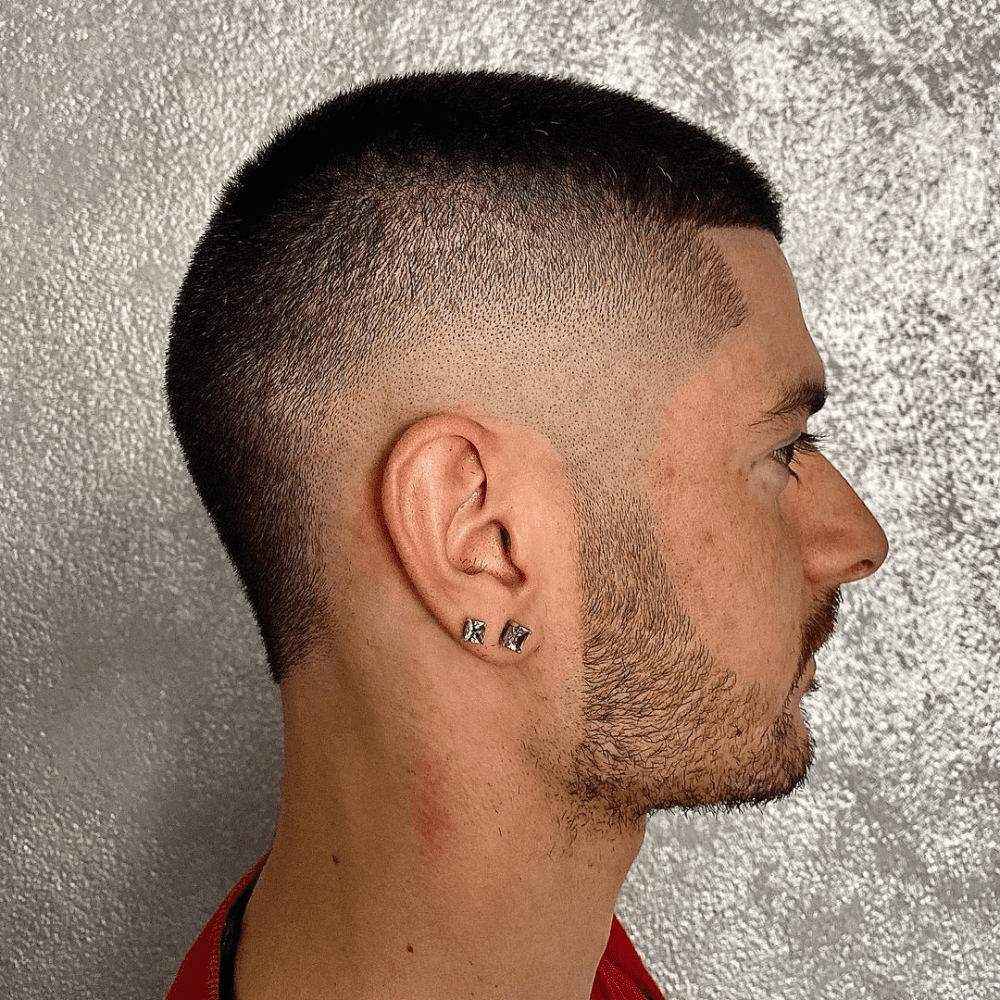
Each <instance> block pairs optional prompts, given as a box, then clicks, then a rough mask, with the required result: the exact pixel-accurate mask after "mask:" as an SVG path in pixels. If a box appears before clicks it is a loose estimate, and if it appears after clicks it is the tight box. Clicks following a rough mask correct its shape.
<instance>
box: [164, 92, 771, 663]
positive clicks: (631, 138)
mask: <svg viewBox="0 0 1000 1000" xmlns="http://www.w3.org/2000/svg"><path fill="white" fill-rule="evenodd" d="M456 192H458V193H459V194H460V195H461V197H456ZM636 216H641V217H645V218H649V219H652V220H654V222H655V223H656V225H657V226H658V227H660V229H662V230H664V231H666V230H669V229H670V228H671V227H674V228H676V227H681V226H685V225H686V226H689V227H693V228H694V229H700V228H703V227H709V226H713V227H715V226H719V227H737V226H739V227H751V228H756V229H761V230H765V231H767V232H770V233H772V234H773V235H774V236H775V237H776V238H777V239H778V240H780V239H781V211H780V206H779V203H778V200H777V198H776V196H775V194H774V192H773V191H772V189H771V187H770V185H769V184H768V182H767V181H766V180H765V178H764V177H763V176H762V175H761V173H760V172H759V171H758V170H757V169H756V167H754V166H753V164H751V163H750V162H749V160H747V159H746V158H745V157H744V156H743V155H742V154H741V153H739V152H738V151H736V150H735V149H733V148H732V147H731V146H729V145H727V144H726V143H724V142H722V141H721V140H719V139H717V138H715V137H714V136H712V135H710V134H709V133H708V132H706V131H705V130H704V129H702V128H699V127H698V126H696V125H693V124H691V123H689V122H687V121H684V120H683V119H681V118H679V117H677V116H675V115H673V114H671V113H669V112H667V111H663V110H661V109H659V108H656V107H655V106H653V105H652V104H649V103H647V102H646V101H643V100H641V99H639V98H637V97H634V96H630V95H626V94H622V93H618V92H615V91H613V90H609V89H606V88H602V87H598V86H594V85H592V84H587V83H581V82H576V81H572V80H564V79H547V78H541V77H536V76H530V75H526V74H520V73H501V72H472V73H459V72H454V73H450V72H449V73H418V74H413V75H409V76H404V77H399V78H394V79H389V80H382V81H378V82H374V83H370V84H367V85H365V86H362V87H360V88H358V89H355V90H353V91H351V92H348V93H345V94H341V95H340V96H338V97H335V98H333V99H332V100H330V101H328V102H326V103H324V104H321V105H319V106H318V107H316V108H314V109H313V110H311V111H309V112H307V113H305V114H303V115H301V116H300V117H299V118H297V119H296V120H295V121H293V122H292V123H291V124H290V125H289V126H287V127H286V128H285V129H283V130H282V131H281V132H279V133H278V134H277V135H276V136H275V137H274V138H273V139H272V140H271V141H270V142H269V143H268V144H267V145H265V146H264V147H263V148H262V149H261V150H260V151H258V152H257V153H256V154H255V155H254V156H253V157H252V158H251V159H250V160H249V161H248V162H247V163H246V164H244V166H243V167H242V168H241V169H240V170H239V171H238V173H237V174H236V175H235V177H234V178H233V179H232V180H231V181H230V182H229V183H228V184H227V186H226V188H225V190H224V192H223V194H222V197H221V200H220V202H219V205H218V207H217V209H216V211H215V214H214V215H213V217H212V220H211V222H210V224H209V226H208V229H207V231H206V232H205V234H204V235H203V237H202V238H201V240H200V242H199V243H198V246H197V248H196V250H195V252H194V256H193V259H192V262H191V266H190V269H189V271H188V274H187V277H186V279H185V281H184V284H183V286H182V288H181V290H180V293H179V295H178V299H177V303H176V307H175V312H174V317H173V325H172V331H171V339H170V345H169V349H168V356H167V372H166V389H167V395H168V401H169V406H170V413H171V417H172V419H173V421H174V426H175V428H176V432H177V436H178V439H179V441H180V443H181V446H182V448H183V450H184V454H185V457H186V459H187V463H188V467H189V469H190V472H191V475H192V477H193V479H194V482H195V484H196V486H197V488H198V491H199V493H200V495H201V498H202V500H203V502H204V504H205V507H206V509H207V510H208V512H209V514H210V515H211V517H212V520H213V521H214V523H215V526H216V528H217V530H218V532H219V535H220V537H221V539H222V541H223V543H224V545H225V547H226V550H227V552H228V554H229V556H230V559H231V560H232V562H233V564H234V566H235V567H236V569H237V571H238V573H239V575H240V579H241V581H242V583H243V586H244V589H245V591H246V594H247V596H248V599H249V601H250V604H251V606H252V608H253V610H254V613H255V615H256V618H257V622H258V625H259V627H260V631H261V635H262V638H263V640H264V644H265V647H266V649H267V654H268V659H269V662H270V665H271V669H272V672H273V674H274V676H275V678H276V679H280V677H281V676H283V674H284V673H285V672H286V671H287V670H288V669H289V668H290V667H292V666H293V665H294V664H295V662H296V661H297V660H299V659H300V658H301V657H302V656H303V654H304V653H305V652H306V651H307V650H308V649H309V647H310V643H311V642H313V641H314V640H315V638H316V636H317V629H318V628H319V621H320V617H321V616H322V615H323V614H324V612H325V610H328V609H326V608H325V605H324V599H323V598H322V597H321V592H322V588H321V587H320V581H319V579H318V576H317V574H318V567H317V559H316V553H315V551H314V549H313V546H314V543H313V541H312V534H311V525H312V524H313V521H314V513H313V512H312V511H311V510H310V509H309V504H308V501H307V498H306V494H307V489H306V483H305V480H304V473H303V470H302V468H301V463H300V462H299V461H298V460H297V453H298V452H299V451H301V446H302V441H301V440H300V436H301V434H302V430H301V421H298V422H297V420H296V419H293V417H302V416H303V415H305V414H307V413H308V411H309V409H310V407H311V406H312V405H313V404H314V403H315V400H316V398H317V393H320V392H336V391H342V390H344V389H347V388H349V387H351V386H354V385H357V384H359V381H361V382H363V381H364V379H365V378H366V377H367V374H366V373H367V371H368V369H367V368H366V365H367V364H368V363H369V362H370V360H371V359H372V357H373V354H375V353H377V351H378V349H379V348H380V347H384V345H385V342H386V341H387V339H391V338H396V340H397V341H398V340H403V339H405V338H406V336H407V321H406V317H407V316H408V315H409V313H408V311H407V310H408V308H410V306H412V304H413V303H414V302H416V301H417V300H420V301H421V302H422V303H423V304H425V305H426V304H427V303H428V302H431V303H433V301H434V298H435V293H438V294H440V292H441V289H442V288H443V287H444V285H445V284H447V285H448V287H449V289H452V287H453V282H455V281H457V282H459V284H461V281H463V280H465V281H466V286H464V287H481V286H484V285H486V284H488V283H489V282H490V281H503V280H505V277H504V276H505V274H507V273H509V272H510V271H511V269H512V268H514V267H515V266H516V267H517V268H520V269H521V270H523V269H524V268H528V269H530V268H531V267H532V266H534V264H533V259H532V256H533V253H534V250H533V249H532V248H535V247H538V246H539V245H541V243H540V237H539V233H543V234H544V236H545V238H546V239H547V240H548V241H549V242H551V239H552V238H553V234H555V238H561V239H562V241H563V242H564V243H566V244H574V245H575V246H573V247H569V246H567V249H566V253H567V254H568V255H569V256H571V257H572V256H573V255H574V254H575V255H577V257H581V258H582V255H584V254H589V255H590V259H591V261H592V260H593V257H594V247H595V246H596V245H597V244H598V243H599V240H600V238H599V237H598V236H596V235H594V233H597V232H598V231H613V230H617V229H627V228H628V225H627V220H629V219H630V218H632V217H636ZM501 217H502V218H503V219H504V220H505V224H506V225H507V226H508V231H509V229H510V227H513V230H514V231H515V232H516V233H518V234H523V239H522V238H521V236H518V237H517V238H516V239H513V240H510V239H499V238H495V237H493V236H491V234H490V232H489V231H488V230H489V222H490V220H491V219H493V218H498V219H499V218H501ZM567 219H568V220H571V221H570V222H566V221H565V220H567ZM560 220H563V221H560ZM588 220H589V221H588ZM557 249H558V248H557ZM588 267H590V263H589V262H588ZM463 275H464V276H465V277H464V278H463ZM469 276H474V277H475V280H474V281H471V283H470V281H469V280H468V279H469ZM317 296H319V298H317ZM317 302H319V303H320V304H321V308H319V307H318V306H317Z"/></svg>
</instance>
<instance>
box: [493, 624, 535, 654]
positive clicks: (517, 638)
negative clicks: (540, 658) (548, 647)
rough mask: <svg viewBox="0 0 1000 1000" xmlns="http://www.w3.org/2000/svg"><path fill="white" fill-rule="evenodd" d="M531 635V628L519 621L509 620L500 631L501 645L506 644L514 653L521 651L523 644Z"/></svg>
mask: <svg viewBox="0 0 1000 1000" xmlns="http://www.w3.org/2000/svg"><path fill="white" fill-rule="evenodd" d="M529 635H531V629H530V628H525V627H524V626H523V625H518V624H517V622H507V624H506V625H504V627H503V631H502V632H501V633H500V645H501V646H506V647H507V648H508V649H509V650H511V651H512V652H514V653H520V652H521V646H522V644H523V643H524V640H525V639H527V638H528V636H529Z"/></svg>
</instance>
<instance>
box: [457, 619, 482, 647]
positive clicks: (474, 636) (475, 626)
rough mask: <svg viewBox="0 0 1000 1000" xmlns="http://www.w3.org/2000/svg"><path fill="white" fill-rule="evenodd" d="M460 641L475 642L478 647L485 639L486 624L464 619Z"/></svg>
mask: <svg viewBox="0 0 1000 1000" xmlns="http://www.w3.org/2000/svg"><path fill="white" fill-rule="evenodd" d="M462 639H463V640H464V641H465V642H476V643H479V644H480V645H482V644H483V642H484V641H485V639H486V622H479V621H476V619H475V618H466V619H465V624H464V625H463V626H462Z"/></svg>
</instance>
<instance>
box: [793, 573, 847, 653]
mask: <svg viewBox="0 0 1000 1000" xmlns="http://www.w3.org/2000/svg"><path fill="white" fill-rule="evenodd" d="M839 611H840V588H839V587H837V588H836V589H835V590H833V591H831V592H830V593H828V594H825V595H824V596H823V597H822V598H821V599H820V600H819V601H817V603H816V606H815V607H814V608H813V609H812V611H810V612H809V617H808V618H807V619H806V622H805V624H804V625H803V626H802V664H803V667H804V665H805V663H806V661H807V660H808V659H809V657H810V656H813V655H815V654H816V652H817V651H818V650H819V648H820V647H821V646H822V645H823V644H824V643H825V642H826V641H827V639H829V638H830V636H831V635H833V631H834V629H835V628H836V627H837V614H838V612H839Z"/></svg>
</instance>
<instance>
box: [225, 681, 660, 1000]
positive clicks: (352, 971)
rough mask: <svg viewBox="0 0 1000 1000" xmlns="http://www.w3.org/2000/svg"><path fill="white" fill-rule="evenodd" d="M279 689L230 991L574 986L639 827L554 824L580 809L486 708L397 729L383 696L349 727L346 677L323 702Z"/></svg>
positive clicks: (356, 993)
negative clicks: (277, 762)
mask: <svg viewBox="0 0 1000 1000" xmlns="http://www.w3.org/2000/svg"><path fill="white" fill-rule="evenodd" d="M285 694H286V692H284V691H283V695H285ZM292 701H293V703H292V704H290V700H289V698H287V697H285V718H286V729H285V762H286V770H285V778H284V783H283V789H282V808H281V815H280V819H279V822H278V827H277V831H276V835H275V840H274V844H273V847H272V851H271V854H270V856H269V858H268V861H267V864H266V866H265V868H264V871H263V873H262V874H261V877H260V880H259V882H258V884H257V887H256V889H255V891H254V894H253V897H252V899H251V901H250V904H249V906H248V908H247V913H246V917H245V918H244V924H243V935H242V937H241V941H240V948H239V953H238V958H237V969H236V987H237V994H238V996H239V998H240V1000H255V998H256V997H258V996H260V997H264V996H266V997H271V998H294V997H305V996H310V997H329V998H338V997H351V998H352V1000H365V998H368V997H376V996H378V997H384V996H405V997H408V998H412V1000H420V998H424V997H426V998H431V997H434V998H436V1000H448V998H451V997H455V998H457V997H460V996H461V997H463V998H468V997H486V996H490V997H497V996H502V997H504V998H506V1000H520V998H525V1000H527V998H529V997H530V998H532V1000H538V998H540V997H545V998H551V1000H587V998H589V997H590V990H591V986H592V983H593V979H594V974H595V971H596V969H597V965H598V962H599V961H600V958H601V955H602V953H603V951H604V948H605V945H606V943H607V938H608V932H609V929H610V924H611V919H612V915H613V911H614V905H615V901H616V899H617V897H618V893H619V891H620V889H621V885H622V882H623V881H624V879H625V876H626V874H627V872H628V869H629V867H630V866H631V864H632V862H633V860H634V859H635V855H636V853H637V852H638V850H639V847H640V846H641V843H642V836H643V830H642V829H639V828H637V829H634V830H631V831H619V830H616V831H615V832H614V833H612V832H610V830H609V828H608V827H607V826H604V827H602V828H598V826H597V824H593V823H588V822H587V821H586V819H585V818H584V819H582V820H580V821H578V822H575V823H574V824H573V826H572V827H570V826H567V825H566V819H565V817H567V816H571V815H580V811H579V810H578V809H574V808H573V804H572V803H570V802H568V801H565V800H562V801H561V800H560V793H559V791H558V790H557V789H554V788H553V787H551V783H549V784H546V783H544V782H542V781H540V780H539V778H538V771H539V769H538V768H537V767H534V766H532V763H531V761H530V760H525V759H523V758H524V750H523V749H521V747H523V745H524V742H523V740H518V739H515V738H513V737H512V734H510V733H504V732H502V731H497V730H495V729H494V730H492V731H491V730H489V729H488V728H486V722H485V719H486V717H488V715H489V713H484V715H483V717H481V718H478V719H476V718H470V714H469V712H468V711H466V712H465V713H464V714H463V713H455V714H454V716H453V717H451V718H447V719H441V718H440V716H439V717H438V723H439V724H438V726H437V729H436V735H435V737H434V738H421V735H420V727H419V726H414V727H413V728H412V729H411V730H410V731H409V732H408V733H407V735H406V738H403V739H401V738H400V730H401V728H402V725H401V722H400V720H402V719H405V718H407V716H406V715H405V714H403V713H402V712H397V711H396V710H394V709H393V708H392V707H389V708H388V709H387V711H386V712H385V719H386V722H387V723H389V722H391V723H392V725H390V726H389V727H388V728H386V729H385V730H384V731H383V730H382V727H380V726H379V725H377V720H376V724H375V725H369V726H367V727H366V728H363V729H359V728H358V727H357V726H356V725H355V726H353V727H352V726H351V725H350V724H349V720H350V719H351V718H353V719H357V718H358V717H359V716H358V714H357V713H356V712H353V711H346V712H345V711H344V709H345V707H346V706H347V703H349V702H350V698H349V697H345V692H344V691H340V692H338V697H337V698H336V699H335V701H336V705H335V704H334V702H331V703H330V704H328V705H325V706H324V705H322V701H323V699H322V698H317V693H316V691H315V689H312V690H311V691H310V696H309V698H308V699H306V700H303V701H301V702H295V700H294V699H293V700H292ZM467 708H468V704H466V709H467ZM331 712H332V713H333V714H332V715H331V714H330V713H331ZM441 734H448V736H447V737H444V736H442V735H441ZM389 736H391V737H392V738H391V739H390V738H388V737H389Z"/></svg>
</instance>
